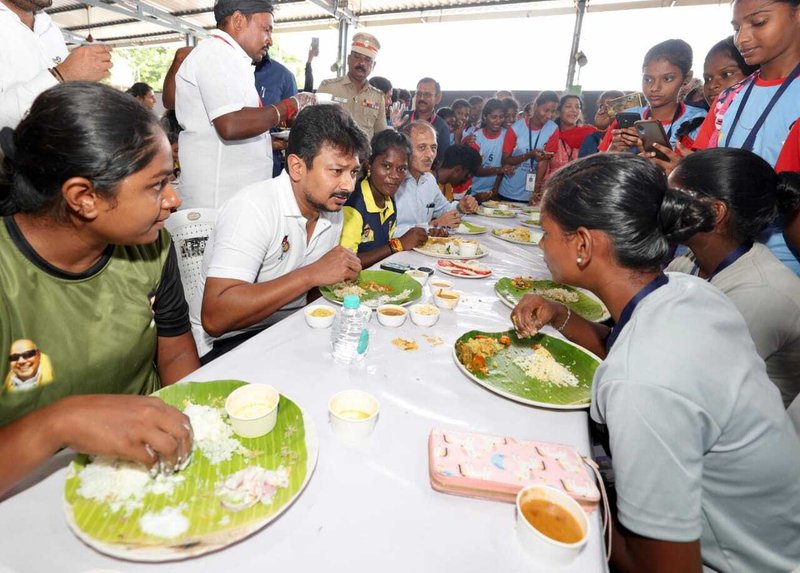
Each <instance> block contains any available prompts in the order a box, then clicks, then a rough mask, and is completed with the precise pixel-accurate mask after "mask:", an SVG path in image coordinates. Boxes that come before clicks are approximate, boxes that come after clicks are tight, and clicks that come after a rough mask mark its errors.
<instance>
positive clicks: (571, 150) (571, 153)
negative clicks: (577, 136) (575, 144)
mask: <svg viewBox="0 0 800 573" xmlns="http://www.w3.org/2000/svg"><path fill="white" fill-rule="evenodd" d="M558 143H560V144H561V149H563V150H564V153H566V154H567V159H568V160H569V161H572V156H573V155H575V150H574V149H572V147H571V146H569V145H567V142H566V141H564V140H563V139H559V140H558ZM567 149H569V151H567Z"/></svg>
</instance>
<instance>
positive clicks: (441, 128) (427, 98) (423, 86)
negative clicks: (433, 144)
mask: <svg viewBox="0 0 800 573" xmlns="http://www.w3.org/2000/svg"><path fill="white" fill-rule="evenodd" d="M441 101H442V87H441V86H440V85H439V82H437V81H436V80H434V79H433V78H422V79H421V80H420V81H418V82H417V92H416V93H415V94H414V109H412V110H411V111H410V112H408V114H407V115H406V117H407V118H408V122H409V123H411V122H414V121H427V122H428V123H430V124H431V125H432V126H433V129H434V130H435V131H436V141H437V143H438V145H439V150H438V151H437V152H436V161H435V162H434V165H437V166H438V165H440V164H441V163H442V158H443V157H444V152H445V151H447V148H448V147H450V128H449V127H448V126H447V123H446V122H445V121H444V120H443V119H442V118H441V117H439V116H438V115H437V114H436V111H435V110H436V106H437V105H439V102H441Z"/></svg>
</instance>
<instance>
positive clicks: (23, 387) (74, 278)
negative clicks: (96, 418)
mask: <svg viewBox="0 0 800 573" xmlns="http://www.w3.org/2000/svg"><path fill="white" fill-rule="evenodd" d="M168 261H170V262H171V263H174V251H173V249H172V241H171V239H170V237H169V235H168V234H167V233H166V231H162V232H161V234H160V236H159V238H158V240H157V241H156V242H154V243H151V244H148V245H134V246H125V247H122V246H109V248H108V249H107V250H106V252H105V253H104V255H103V257H102V258H101V260H100V261H98V263H97V264H96V265H94V266H93V268H91V269H89V270H87V271H86V272H84V273H81V274H80V275H73V274H69V273H65V272H63V271H61V270H59V269H56V268H55V267H52V266H51V265H49V264H48V263H47V262H46V261H44V260H43V259H41V257H39V256H38V255H37V254H36V252H35V251H34V250H33V248H32V247H31V246H30V245H29V244H28V243H27V241H26V240H25V239H24V237H23V236H22V234H21V232H20V231H19V228H18V227H17V226H16V224H15V223H14V221H13V218H12V217H6V218H5V219H3V220H0V349H3V351H4V352H7V354H6V356H5V358H3V357H0V359H2V366H0V382H2V388H1V389H0V425H5V424H7V423H9V422H11V421H13V420H15V419H17V418H20V417H22V416H23V415H25V414H27V413H29V412H31V411H32V410H35V409H37V408H40V407H42V406H45V405H47V404H49V403H52V402H54V401H56V400H59V399H60V398H63V397H65V396H70V395H73V394H98V393H101V394H149V393H150V392H153V391H154V390H157V389H158V388H159V387H160V380H159V377H158V373H157V371H156V367H155V362H154V359H155V355H156V344H157V336H158V335H162V336H163V335H166V336H176V335H178V334H180V333H181V331H182V332H186V331H188V328H189V324H188V313H187V307H186V301H185V300H184V299H183V292H182V287H181V283H180V277H179V275H178V273H177V267H176V265H174V264H172V265H168V264H167V263H168ZM165 267H175V268H174V269H171V270H170V272H169V273H166V272H165ZM175 276H177V280H176V279H175ZM165 277H168V278H169V280H167V281H166V282H168V283H169V289H168V290H166V289H165V285H164V283H165ZM176 288H177V294H176ZM162 294H163V296H164V298H165V299H170V301H169V305H168V306H169V307H170V308H169V309H168V311H164V310H163V307H164V304H161V308H162V311H161V313H162V315H164V314H165V312H166V314H167V318H166V319H163V317H162V320H161V323H159V324H157V322H158V320H157V315H158V313H159V304H158V302H157V301H156V299H157V298H159V299H160V297H161V296H162ZM162 330H163V332H162Z"/></svg>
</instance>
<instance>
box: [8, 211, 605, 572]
mask: <svg viewBox="0 0 800 573" xmlns="http://www.w3.org/2000/svg"><path fill="white" fill-rule="evenodd" d="M469 220H470V221H471V222H473V223H475V224H480V225H486V226H489V227H490V228H495V227H502V226H509V225H511V224H513V223H514V220H506V219H488V218H486V217H479V216H474V217H470V218H469ZM516 221H519V219H517V220H516ZM475 238H477V239H478V240H480V241H481V243H482V244H483V245H484V246H485V247H487V248H488V249H489V251H490V254H489V256H487V257H486V258H484V259H482V260H483V261H484V262H485V263H487V264H488V265H490V266H491V267H492V268H493V269H494V270H495V274H494V275H493V276H492V277H491V278H488V279H462V278H452V277H446V276H444V275H442V274H441V273H439V272H438V271H437V273H436V276H439V277H443V278H447V279H448V280H452V281H453V282H454V283H455V288H456V289H458V290H460V291H462V292H463V293H464V297H463V299H462V301H461V303H460V304H459V306H458V308H457V309H456V310H455V311H443V312H442V316H441V319H440V320H439V323H438V324H437V325H436V326H434V327H432V328H422V327H418V326H416V325H414V324H412V323H411V321H410V320H409V321H407V322H406V324H404V325H403V326H402V327H400V328H397V329H390V328H386V327H383V326H381V325H379V324H378V322H377V320H376V319H375V318H374V317H373V320H372V321H371V323H370V328H371V339H370V346H369V351H368V354H367V357H366V359H365V360H364V361H363V362H362V363H360V364H356V365H353V366H349V367H348V366H343V365H339V364H336V363H335V362H334V361H333V359H332V358H331V356H330V353H329V347H328V343H329V337H330V329H325V330H313V329H311V328H309V327H308V326H306V324H305V321H304V318H303V316H302V313H297V314H295V315H293V316H290V317H289V318H287V319H286V320H284V321H282V322H281V323H279V324H277V325H275V326H273V327H272V328H270V329H268V330H267V331H266V332H264V333H262V334H260V335H258V336H256V337H255V338H253V339H251V340H250V341H248V342H246V343H245V344H244V345H242V346H240V347H239V348H237V349H236V350H234V351H232V352H230V353H229V354H227V355H225V356H223V357H222V358H220V359H218V360H216V361H214V362H213V363H211V364H209V365H207V366H205V367H204V368H202V369H200V370H199V371H197V372H195V373H194V374H192V375H191V376H189V378H188V379H190V380H198V381H207V380H217V379H241V380H247V381H249V382H260V383H269V384H272V385H273V386H275V387H276V388H278V389H279V390H280V391H281V392H283V393H284V394H286V395H287V396H289V397H290V398H292V399H293V400H294V401H295V402H297V403H298V404H299V405H300V406H301V407H302V408H304V409H305V410H306V411H307V413H308V414H309V415H310V417H311V418H312V419H313V420H314V422H315V424H316V426H317V431H318V434H319V442H320V450H319V461H318V464H317V468H316V471H315V473H314V475H313V476H312V478H311V481H310V483H309V485H308V487H307V488H306V490H305V492H303V494H302V495H301V496H300V497H299V499H298V500H297V501H296V502H295V504H294V506H293V507H291V508H289V510H288V511H287V512H286V513H285V514H284V515H283V516H281V517H280V518H279V519H277V520H276V521H274V522H273V523H271V524H270V525H269V526H267V527H266V528H265V529H263V530H261V531H259V532H257V533H256V534H254V535H253V536H251V537H250V538H248V539H245V540H244V541H242V542H240V543H238V544H236V545H234V546H232V547H229V548H227V549H225V550H223V551H220V552H217V553H214V554H210V555H206V556H202V557H199V558H196V559H191V560H188V561H183V562H173V563H165V564H160V565H147V564H138V563H130V562H125V561H119V560H115V559H112V558H108V557H105V556H103V555H101V554H99V553H97V552H95V551H94V550H92V549H90V548H88V547H87V546H85V545H83V544H82V543H81V542H80V541H79V540H78V539H77V538H76V537H75V536H74V535H73V534H72V533H71V532H70V531H69V529H68V528H67V525H66V523H65V520H64V516H63V513H62V508H61V506H62V493H63V484H64V479H65V477H64V471H65V470H64V469H63V467H64V465H65V463H66V462H67V461H68V459H69V456H68V455H67V454H66V453H62V454H61V455H60V456H57V457H56V458H54V459H53V460H52V463H50V464H49V465H48V467H46V468H43V470H42V471H41V472H39V474H38V475H37V476H35V477H34V478H33V479H31V480H28V481H27V482H25V484H21V485H20V486H19V487H17V488H16V489H15V491H14V492H12V494H11V495H10V496H9V497H7V499H5V501H3V502H1V503H0V531H1V532H2V534H0V571H1V570H2V567H3V566H4V567H6V568H8V569H10V570H12V571H36V572H39V571H41V572H55V571H59V572H61V571H63V572H83V571H89V570H105V571H108V570H111V571H148V570H164V571H169V572H173V571H174V572H184V571H185V572H190V571H191V572H193V573H195V572H201V571H207V572H222V571H281V570H289V569H292V570H294V571H298V572H307V571H308V572H310V571H320V572H321V571H342V572H347V573H356V572H360V571H365V572H366V571H370V572H371V571H385V572H390V571H397V572H402V573H408V572H411V571H452V572H473V571H475V572H487V571H503V572H512V571H520V572H522V571H525V572H531V571H545V570H548V569H547V568H543V567H540V566H537V563H536V561H535V559H533V558H531V557H530V556H529V555H528V554H527V553H525V552H524V550H523V549H522V547H520V545H519V543H518V541H517V539H516V537H515V531H514V506H513V504H508V503H500V502H492V501H483V500H478V499H469V498H463V497H457V496H453V495H446V494H441V493H438V492H435V491H434V490H433V489H431V486H430V482H429V478H428V460H427V438H428V434H429V433H430V431H431V429H433V428H439V427H441V428H451V429H463V430H472V431H478V432H487V433H493V434H501V435H509V436H515V437H518V438H527V439H536V440H544V441H553V442H559V443H567V444H573V445H575V446H576V447H577V448H578V450H579V451H580V452H581V453H583V454H588V453H589V440H588V429H587V413H586V411H572V412H569V411H556V410H546V409H542V408H533V407H529V406H525V405H521V404H518V403H515V402H512V401H509V400H506V399H504V398H502V397H500V396H497V395H495V394H493V393H491V392H489V391H488V390H486V389H484V388H483V387H481V386H479V385H477V384H475V383H474V382H472V381H470V380H469V379H467V378H466V377H465V376H464V375H463V374H462V373H461V372H460V371H459V370H458V369H457V368H456V366H455V365H454V363H453V357H452V348H453V343H454V341H455V339H456V338H457V337H458V336H459V335H461V334H462V333H464V332H465V331H467V330H471V329H475V328H479V329H483V330H505V329H508V328H510V321H509V314H510V310H509V309H508V308H507V307H505V306H504V305H503V304H502V302H500V301H499V300H498V298H497V296H496V295H495V293H494V290H493V286H494V283H495V281H496V280H497V279H498V278H499V277H501V276H516V275H519V274H525V275H532V276H537V277H545V276H548V273H547V268H546V267H545V265H544V261H543V259H542V253H541V251H540V250H539V249H538V248H536V247H531V246H521V245H514V244H511V243H508V242H505V241H502V240H500V239H498V238H496V237H493V236H492V235H491V234H488V233H487V234H485V235H479V236H477V237H475ZM392 260H393V261H397V262H403V263H409V264H413V265H416V266H420V265H425V266H430V267H435V263H436V259H434V258H431V257H427V256H424V255H421V254H419V253H415V252H404V253H399V254H397V255H395V256H394V257H392ZM429 297H430V291H429V289H428V288H427V287H426V288H425V289H423V298H429ZM423 333H425V334H429V335H433V336H437V337H441V338H443V339H444V341H445V343H444V344H442V345H439V346H432V345H431V344H429V343H428V342H427V341H426V340H425V339H424V338H423V337H422V334H423ZM398 336H400V337H403V338H409V339H414V340H416V341H417V343H418V344H419V350H416V351H410V352H404V351H401V350H399V349H398V348H397V347H395V346H394V345H392V344H391V340H392V339H393V338H395V337H398ZM348 388H359V389H363V390H365V391H367V392H370V393H372V394H373V395H375V396H376V397H377V398H378V400H379V401H380V404H381V411H380V418H379V421H378V425H377V427H376V429H375V432H374V433H373V435H372V436H371V437H370V438H369V439H368V440H367V441H366V442H364V443H363V444H360V445H358V446H347V445H344V444H342V443H341V442H340V441H339V440H338V439H336V437H335V436H333V435H332V433H331V429H330V426H329V424H328V413H327V402H328V399H329V398H330V396H331V395H333V394H334V393H335V392H338V391H339V390H343V389H348ZM3 463H9V460H3ZM54 468H60V469H54ZM43 476H44V477H43ZM31 484H32V485H31ZM26 488H27V489H26ZM20 490H22V491H20ZM590 522H591V534H590V539H589V544H588V546H587V547H586V549H585V550H584V552H583V553H582V554H581V556H580V557H579V558H578V560H577V561H576V562H575V563H574V564H573V565H572V566H571V567H569V568H567V569H564V570H565V571H576V572H581V573H590V572H596V571H598V572H602V571H606V565H605V559H604V557H603V548H602V539H601V533H600V520H599V516H598V513H597V512H595V513H594V514H593V517H592V519H591V520H590Z"/></svg>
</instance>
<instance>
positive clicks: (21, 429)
mask: <svg viewBox="0 0 800 573" xmlns="http://www.w3.org/2000/svg"><path fill="white" fill-rule="evenodd" d="M0 148H1V149H2V154H3V156H4V160H3V166H2V173H3V177H2V183H0V213H2V215H3V218H2V221H0V348H3V349H5V350H6V351H7V352H8V359H7V360H3V361H0V364H1V365H2V366H0V384H2V386H0V458H1V459H3V460H6V461H7V462H8V461H13V462H12V463H4V464H3V466H2V469H0V492H3V491H4V490H6V489H8V488H9V487H10V486H11V485H13V484H14V483H15V482H16V481H17V480H18V479H20V478H22V477H23V476H25V475H26V474H28V473H30V472H31V471H33V470H34V469H36V467H37V466H39V465H40V464H41V463H42V462H43V461H45V460H46V459H47V458H48V457H49V456H51V455H52V454H54V453H55V452H56V451H58V450H59V449H60V448H64V447H69V448H72V449H75V450H78V451H81V452H86V453H91V454H108V455H113V456H119V457H122V458H126V459H131V460H135V461H138V462H141V463H143V464H146V465H148V466H152V465H155V464H159V466H160V467H161V468H162V469H165V470H166V471H171V468H173V467H174V466H176V465H178V464H180V463H181V462H182V461H183V460H184V459H185V458H186V456H188V455H189V453H190V452H191V441H192V438H191V429H190V425H189V421H188V419H187V418H186V417H185V416H184V415H183V414H182V413H181V412H179V411H178V410H176V409H174V408H172V407H170V406H167V405H166V404H164V403H163V402H162V401H161V400H159V399H157V398H150V397H146V396H144V395H146V394H149V393H151V392H152V391H154V390H156V389H158V388H159V387H160V386H162V385H165V384H172V383H173V382H176V381H177V380H179V379H180V378H182V377H184V376H185V375H187V374H188V373H190V372H191V371H193V370H194V369H196V368H197V367H198V366H199V361H198V358H197V351H196V349H195V346H194V342H193V340H192V336H191V331H190V325H189V319H188V308H187V305H186V301H185V299H184V296H183V288H182V285H181V281H180V275H179V273H178V267H177V260H176V256H175V251H174V249H173V247H172V242H171V240H170V237H169V235H168V234H167V232H166V231H164V230H163V227H164V221H165V220H166V219H167V217H169V214H170V212H171V211H172V210H174V209H177V208H178V207H179V206H180V199H179V198H178V196H177V194H176V193H175V190H174V189H173V188H172V186H171V185H170V175H171V173H172V154H171V150H170V145H169V142H168V141H167V137H166V135H165V134H164V132H163V130H162V129H161V127H160V125H159V123H158V121H157V119H156V118H155V116H153V115H152V114H151V113H150V112H149V111H148V110H146V109H145V108H144V107H142V106H141V105H139V103H138V102H137V101H136V100H135V99H133V98H131V97H130V96H128V95H126V94H123V93H120V92H118V91H116V90H114V89H112V88H109V87H106V86H102V85H100V84H90V83H83V82H70V83H66V84H63V85H58V86H56V87H54V88H52V89H50V90H47V91H46V92H44V93H43V94H42V95H40V96H39V97H38V98H37V99H36V101H35V102H34V103H33V106H32V108H31V110H30V113H29V114H28V115H27V116H26V117H25V119H23V120H22V121H21V122H20V124H19V125H18V126H17V128H16V129H15V130H12V129H10V128H8V127H6V128H3V129H2V131H0ZM115 394H116V395H115ZM119 394H127V395H119Z"/></svg>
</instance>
